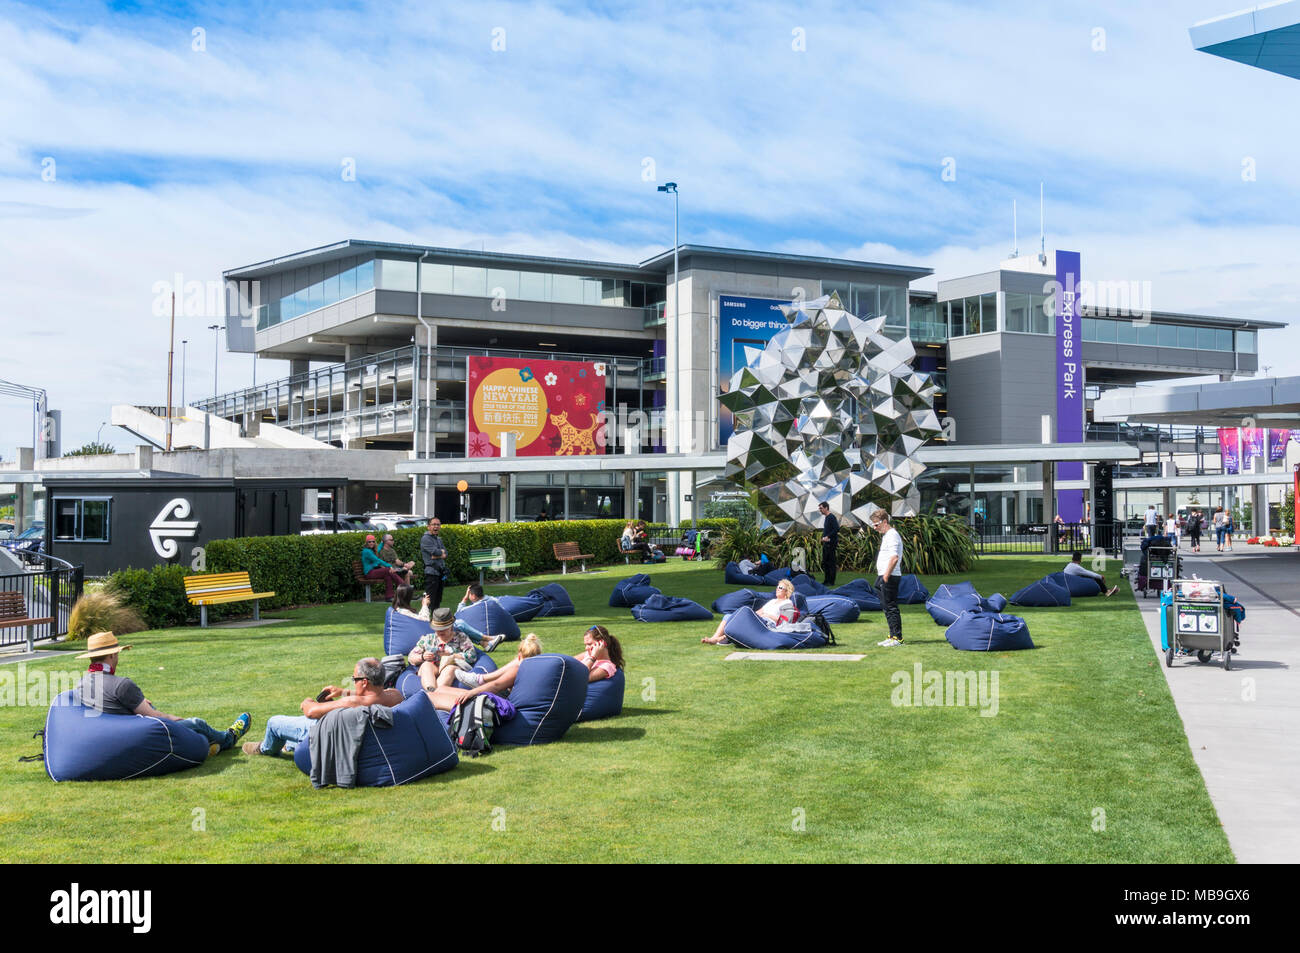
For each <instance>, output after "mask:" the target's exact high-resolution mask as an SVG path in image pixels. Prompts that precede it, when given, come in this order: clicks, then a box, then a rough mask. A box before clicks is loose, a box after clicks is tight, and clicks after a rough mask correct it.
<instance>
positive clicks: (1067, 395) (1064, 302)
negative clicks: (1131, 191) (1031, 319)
mask: <svg viewBox="0 0 1300 953" xmlns="http://www.w3.org/2000/svg"><path fill="white" fill-rule="evenodd" d="M1079 265H1080V262H1079V253H1078V252H1077V251H1060V250H1059V249H1058V250H1057V252H1056V442H1057V443H1083V419H1084V412H1083V410H1084V401H1083V354H1082V344H1083V335H1082V334H1081V333H1080V332H1081V330H1082V327H1083V325H1082V322H1081V320H1080V318H1079V278H1080V267H1079ZM1056 475H1057V479H1060V480H1082V479H1083V464H1082V463H1060V464H1057V468H1056ZM1056 500H1057V502H1056V512H1057V513H1058V514H1059V515H1060V517H1061V519H1063V520H1065V521H1066V522H1067V523H1081V522H1083V491H1082V490H1060V491H1059V492H1058V493H1057V494H1056Z"/></svg>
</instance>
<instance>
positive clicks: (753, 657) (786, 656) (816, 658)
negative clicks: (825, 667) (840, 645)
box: [723, 652, 866, 662]
mask: <svg viewBox="0 0 1300 953" xmlns="http://www.w3.org/2000/svg"><path fill="white" fill-rule="evenodd" d="M864 658H866V656H865V655H835V654H830V655H826V654H823V655H806V654H804V653H802V652H732V653H731V654H730V655H727V656H726V657H725V658H724V659H723V661H724V662H737V661H741V662H744V661H765V660H767V659H771V660H773V661H777V662H861V661H862V660H863V659H864Z"/></svg>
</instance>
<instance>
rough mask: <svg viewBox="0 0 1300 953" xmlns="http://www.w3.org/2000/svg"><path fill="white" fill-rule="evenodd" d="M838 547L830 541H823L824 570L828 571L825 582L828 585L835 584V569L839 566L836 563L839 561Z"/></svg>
mask: <svg viewBox="0 0 1300 953" xmlns="http://www.w3.org/2000/svg"><path fill="white" fill-rule="evenodd" d="M836 548H837V547H835V546H832V545H831V544H829V543H822V571H823V572H825V573H826V583H825V584H826V585H828V586H833V585H835V570H836V569H837V568H838V567H837V566H836V565H835V563H836V562H837V554H836V552H835V550H836Z"/></svg>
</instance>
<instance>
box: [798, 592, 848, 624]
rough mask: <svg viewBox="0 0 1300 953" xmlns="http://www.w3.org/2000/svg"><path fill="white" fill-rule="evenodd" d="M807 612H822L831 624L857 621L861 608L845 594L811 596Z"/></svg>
mask: <svg viewBox="0 0 1300 953" xmlns="http://www.w3.org/2000/svg"><path fill="white" fill-rule="evenodd" d="M807 612H809V613H813V612H820V613H821V614H822V616H823V617H824V618H825V619H826V621H827V622H829V623H830V624H831V625H837V624H839V623H841V622H843V623H849V622H857V621H858V614H859V613H860V612H861V610H860V609H859V608H858V604H857V603H856V602H854V601H853V600H852V599H849V598H846V597H844V596H831V595H826V596H809V597H808V609H807Z"/></svg>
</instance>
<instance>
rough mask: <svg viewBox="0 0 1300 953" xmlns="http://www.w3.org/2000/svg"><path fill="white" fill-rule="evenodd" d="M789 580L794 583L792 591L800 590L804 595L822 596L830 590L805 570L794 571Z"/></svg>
mask: <svg viewBox="0 0 1300 953" xmlns="http://www.w3.org/2000/svg"><path fill="white" fill-rule="evenodd" d="M790 581H791V582H792V583H794V591H795V592H802V593H803V594H804V595H805V596H824V595H826V594H827V593H828V592H830V590H829V589H827V588H826V587H825V586H823V585H822V584H821V583H820V582H818V581H817V580H816V579H814V578H813V577H812V576H810V575H808V574H807V573H806V572H799V573H795V574H794V575H792V576H791V577H790ZM773 585H776V583H773Z"/></svg>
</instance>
